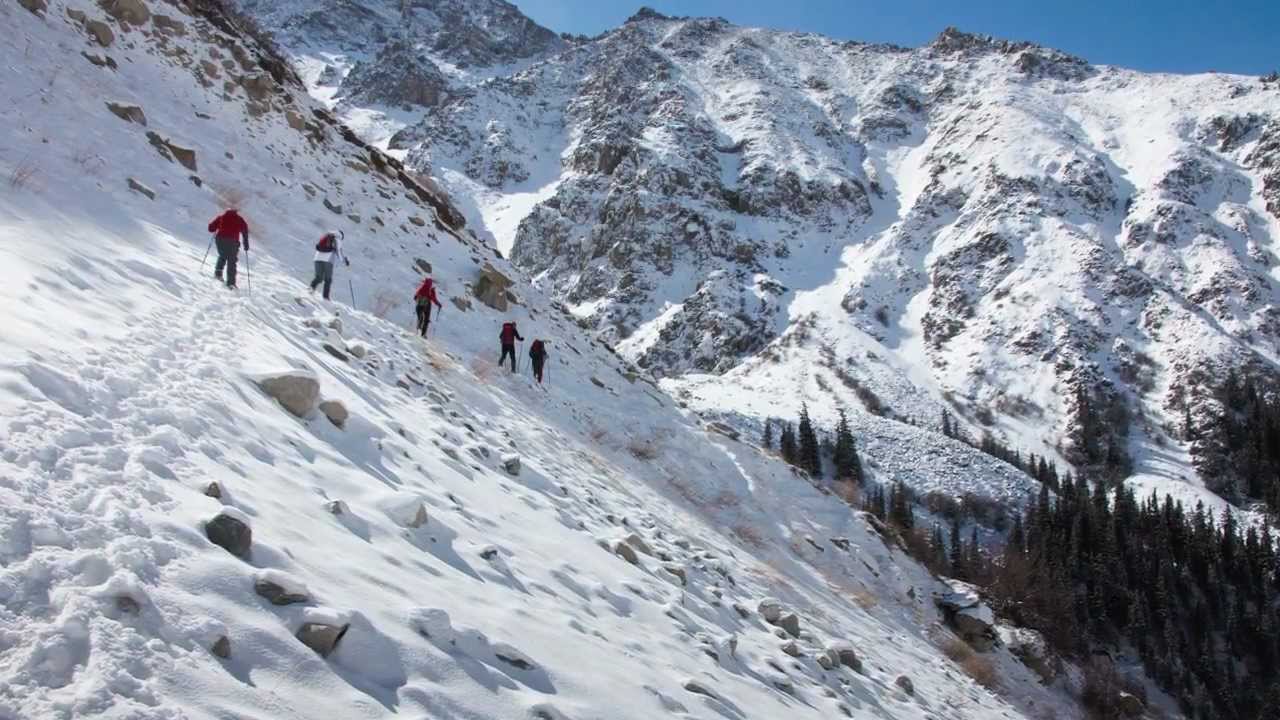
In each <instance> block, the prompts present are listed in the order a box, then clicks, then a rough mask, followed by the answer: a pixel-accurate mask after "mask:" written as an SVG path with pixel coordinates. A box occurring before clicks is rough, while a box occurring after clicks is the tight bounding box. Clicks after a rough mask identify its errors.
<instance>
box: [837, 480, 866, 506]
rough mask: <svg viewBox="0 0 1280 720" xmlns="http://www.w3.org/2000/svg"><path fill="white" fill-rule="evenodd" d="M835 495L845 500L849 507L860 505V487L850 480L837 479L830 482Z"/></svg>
mask: <svg viewBox="0 0 1280 720" xmlns="http://www.w3.org/2000/svg"><path fill="white" fill-rule="evenodd" d="M831 491H832V492H833V493H835V496H836V497H838V498H840V499H841V500H843V501H845V503H846V504H847V505H849V506H850V507H862V488H860V487H858V483H856V482H853V481H851V480H837V481H836V482H834V483H832V484H831Z"/></svg>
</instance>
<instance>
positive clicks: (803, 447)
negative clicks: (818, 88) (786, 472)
mask: <svg viewBox="0 0 1280 720" xmlns="http://www.w3.org/2000/svg"><path fill="white" fill-rule="evenodd" d="M796 441H797V443H798V445H797V448H796V449H797V455H796V460H795V464H796V465H798V466H799V467H800V468H801V469H802V470H805V471H807V472H808V473H809V476H810V477H813V478H820V477H822V454H821V453H820V452H818V433H817V432H816V431H815V430H814V429H813V421H811V420H810V419H809V406H808V405H807V404H806V405H801V406H800V431H799V433H798V435H797V437H796Z"/></svg>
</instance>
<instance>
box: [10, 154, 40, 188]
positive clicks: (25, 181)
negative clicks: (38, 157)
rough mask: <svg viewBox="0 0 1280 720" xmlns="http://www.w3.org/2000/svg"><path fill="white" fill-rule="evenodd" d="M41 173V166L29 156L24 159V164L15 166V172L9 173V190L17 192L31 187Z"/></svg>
mask: <svg viewBox="0 0 1280 720" xmlns="http://www.w3.org/2000/svg"><path fill="white" fill-rule="evenodd" d="M39 172H40V166H39V165H37V164H36V162H35V159H34V158H33V157H32V156H30V155H28V156H27V157H25V158H23V159H22V162H20V163H18V164H17V165H15V166H14V168H13V171H12V172H10V173H9V189H10V190H13V191H15V192H16V191H18V190H22V189H25V188H28V187H30V186H31V184H32V181H33V180H35V178H36V175H37V174H38V173H39Z"/></svg>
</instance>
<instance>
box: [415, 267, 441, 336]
mask: <svg viewBox="0 0 1280 720" xmlns="http://www.w3.org/2000/svg"><path fill="white" fill-rule="evenodd" d="M413 300H414V302H415V303H416V304H417V306H418V308H417V310H418V332H420V333H422V337H426V336H427V328H428V327H430V326H431V305H432V304H433V303H434V304H435V306H436V308H442V307H444V306H443V305H441V304H440V300H439V299H438V298H437V297H436V286H435V282H434V281H433V280H432V279H431V278H427V279H425V280H423V281H422V285H420V286H419V287H418V292H416V293H414V294H413Z"/></svg>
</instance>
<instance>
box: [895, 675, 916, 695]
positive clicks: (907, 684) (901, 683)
mask: <svg viewBox="0 0 1280 720" xmlns="http://www.w3.org/2000/svg"><path fill="white" fill-rule="evenodd" d="M893 684H894V685H897V686H898V687H899V688H901V689H902V692H904V693H906V694H908V695H915V694H916V686H915V683H913V682H911V678H909V677H907V676H906V675H899V676H898V678H897V679H896V680H894V681H893Z"/></svg>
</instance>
